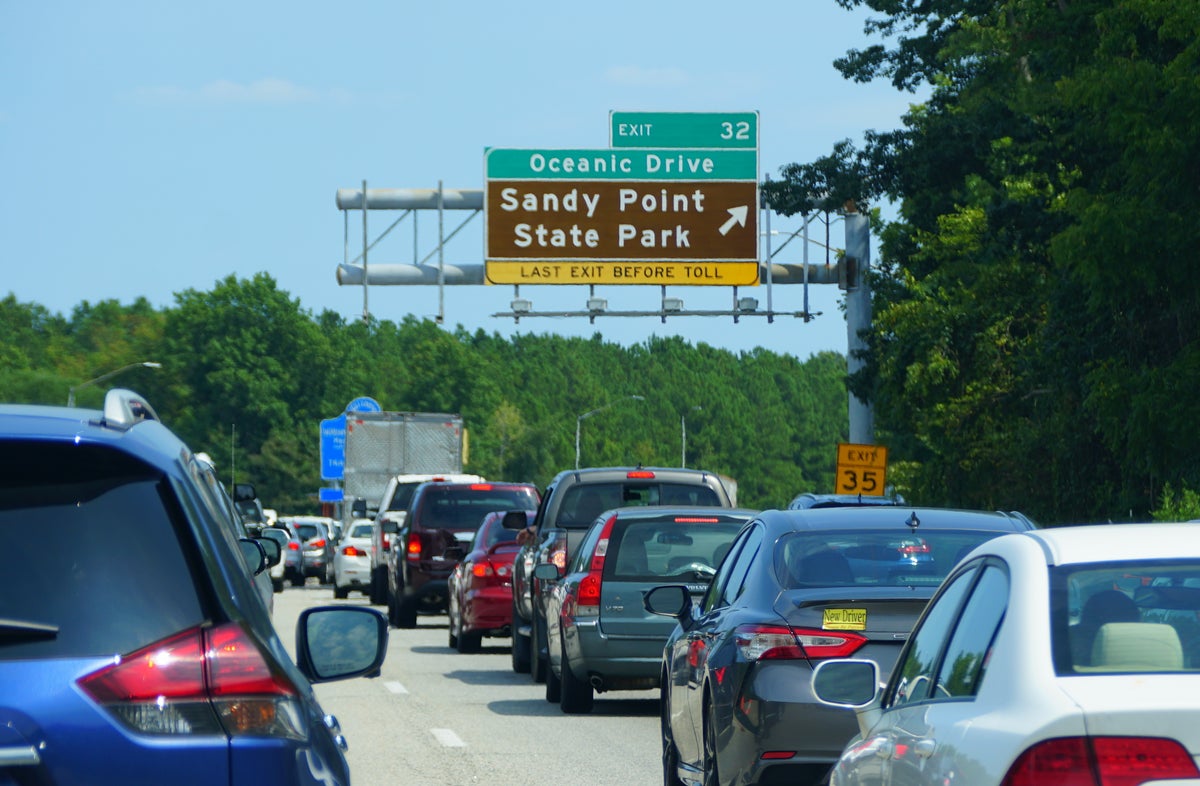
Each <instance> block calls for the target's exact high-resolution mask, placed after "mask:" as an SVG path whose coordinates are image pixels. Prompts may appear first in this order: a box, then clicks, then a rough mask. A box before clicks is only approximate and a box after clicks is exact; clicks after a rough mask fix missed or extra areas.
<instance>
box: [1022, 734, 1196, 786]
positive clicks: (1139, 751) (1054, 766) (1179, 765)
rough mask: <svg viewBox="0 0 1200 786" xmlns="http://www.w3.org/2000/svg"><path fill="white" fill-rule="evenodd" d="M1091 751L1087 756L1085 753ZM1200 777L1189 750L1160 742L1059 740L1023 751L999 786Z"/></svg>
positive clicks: (1122, 785)
mask: <svg viewBox="0 0 1200 786" xmlns="http://www.w3.org/2000/svg"><path fill="white" fill-rule="evenodd" d="M1089 749H1090V750H1089ZM1196 777H1200V770H1197V769H1196V763H1195V762H1194V761H1192V757H1191V756H1189V755H1188V752H1187V749H1185V748H1184V747H1183V746H1182V745H1180V744H1179V743H1178V742H1176V741H1175V740H1168V739H1163V738H1161V737H1060V738H1058V739H1053V740H1043V741H1042V742H1039V743H1037V744H1036V745H1034V746H1032V747H1030V748H1028V749H1026V751H1025V752H1024V753H1022V754H1021V755H1020V756H1018V757H1017V760H1016V761H1015V762H1014V763H1013V765H1012V767H1010V768H1009V770H1008V774H1007V775H1005V776H1004V780H1003V781H1001V786H1035V784H1042V783H1050V782H1053V783H1054V784H1055V786H1137V785H1138V784H1141V783H1145V782H1147V781H1159V780H1172V779H1175V778H1196Z"/></svg>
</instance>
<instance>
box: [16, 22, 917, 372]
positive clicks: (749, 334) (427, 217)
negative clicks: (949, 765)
mask: <svg viewBox="0 0 1200 786" xmlns="http://www.w3.org/2000/svg"><path fill="white" fill-rule="evenodd" d="M864 18H865V15H863V14H852V13H849V12H846V11H844V10H842V9H840V8H839V7H837V5H836V3H835V2H834V0H804V2H796V0H789V1H787V2H784V1H783V0H778V1H777V0H764V1H762V2H751V3H717V2H709V1H708V0H691V1H690V2H625V1H624V0H616V1H615V2H610V3H604V4H580V3H569V2H568V3H564V2H561V0H559V1H558V2H541V1H540V0H539V1H538V2H517V3H502V4H496V3H476V2H459V3H449V2H425V3H406V2H395V1H392V2H373V1H364V2H359V3H329V2H320V3H314V2H288V3H279V2H244V0H240V1H239V2H226V1H225V0H213V1H210V2H204V3H176V2H162V1H161V0H151V1H136V0H123V2H118V3H94V2H84V1H83V0H80V1H78V2H70V1H69V0H65V1H64V2H21V1H20V0H0V73H3V74H4V75H5V77H4V78H3V80H0V179H2V180H3V184H4V185H3V188H0V271H2V280H0V297H2V296H5V295H7V294H9V293H11V294H13V295H15V296H16V298H17V299H18V300H19V301H21V302H33V303H38V304H41V305H43V306H45V307H47V308H49V309H50V310H51V311H54V312H59V313H63V314H69V312H70V310H71V309H72V308H73V307H74V306H76V305H77V304H79V303H80V302H82V301H84V300H87V301H91V302H96V301H99V300H106V299H116V300H119V301H121V302H123V303H129V302H132V300H133V299H135V298H136V297H138V296H144V297H146V298H147V299H149V300H150V302H151V303H153V304H154V305H156V306H158V307H166V306H169V305H171V304H172V303H173V302H174V295H175V293H177V292H180V291H183V290H185V289H196V290H202V291H207V290H209V289H211V288H212V286H213V285H214V283H215V282H216V281H218V280H220V279H222V278H224V277H226V276H228V275H230V274H236V275H237V276H239V277H243V278H249V277H250V276H252V275H253V274H255V273H257V272H259V271H266V272H268V273H269V274H270V275H271V276H273V277H274V278H275V279H276V280H277V281H278V282H279V285H280V287H281V288H282V289H284V290H286V291H287V292H289V293H290V294H291V295H292V296H293V297H295V298H297V299H299V301H300V303H301V305H302V307H303V308H305V309H308V310H310V311H312V312H313V313H314V314H316V313H319V312H321V311H323V310H326V309H329V310H332V311H335V312H337V313H339V314H341V315H343V316H345V317H347V318H349V319H355V318H359V317H361V314H362V310H363V293H362V289H361V288H360V287H349V286H339V285H338V284H337V281H336V278H335V275H336V270H337V266H338V264H339V263H341V262H342V259H343V254H344V243H343V214H342V212H341V211H339V210H338V209H337V208H336V206H335V203H334V196H335V193H336V191H337V189H339V188H357V187H359V186H360V185H361V183H362V181H363V180H366V181H367V183H368V186H369V187H372V188H436V187H437V185H438V182H439V181H441V182H442V183H443V184H444V186H445V187H446V188H464V189H481V188H482V187H483V180H484V174H483V151H484V148H485V147H489V146H491V147H513V148H524V147H530V148H601V147H606V146H607V145H608V116H609V112H610V111H611V110H631V111H684V112H699V111H758V112H759V124H760V145H759V153H760V155H759V168H760V170H761V174H762V175H763V176H766V175H772V176H777V175H778V173H779V168H780V167H781V166H783V165H784V164H787V163H790V162H797V161H800V162H807V161H811V160H813V159H814V158H816V157H818V156H821V155H824V154H827V153H828V152H830V151H831V149H832V147H833V144H834V143H835V142H836V141H838V140H840V139H843V138H851V139H854V140H855V141H856V142H857V141H859V140H861V137H862V133H863V131H864V130H867V129H878V130H884V129H890V128H895V127H897V126H898V125H899V118H900V116H901V114H902V113H903V112H904V111H906V110H907V108H908V105H909V103H910V102H911V101H913V100H915V99H914V98H913V97H912V96H910V95H907V94H902V93H898V92H896V91H895V90H894V89H892V88H891V87H890V86H889V85H887V84H884V83H879V84H871V85H859V84H854V83H851V82H847V81H845V80H843V79H842V78H841V76H840V75H839V74H838V73H837V71H836V70H835V69H834V68H833V67H832V61H833V60H834V58H836V57H838V56H839V55H841V54H843V53H844V52H845V51H846V50H847V49H849V48H852V47H861V46H863V45H865V44H866V43H867V42H866V40H865V39H864V37H863V33H862V22H863V20H864ZM349 215H350V236H351V245H352V248H353V250H352V255H354V254H357V253H358V250H359V248H358V246H360V245H361V237H362V224H361V220H362V219H361V214H360V213H358V212H357V211H355V212H351V213H350V214H349ZM465 215H466V214H465V213H447V219H446V224H447V231H449V229H451V228H453V227H455V226H457V225H458V223H459V222H460V221H461V220H462V218H463V217H464V216H465ZM394 218H395V214H394V213H385V212H383V211H372V212H371V214H370V216H369V221H370V226H371V236H372V238H374V237H375V236H376V234H377V233H378V232H379V231H380V230H382V229H384V228H385V227H386V226H387V225H388V224H390V223H391V221H392V220H394ZM772 221H773V224H772V227H773V228H774V229H777V230H784V231H787V230H789V229H794V228H795V227H796V226H798V223H797V222H796V221H794V220H785V219H780V218H774V219H772ZM482 224H483V221H482V217H477V218H476V219H475V220H474V221H473V222H472V223H471V224H469V225H468V228H467V229H464V230H463V232H462V233H460V235H459V236H458V237H457V238H455V239H454V240H453V241H451V243H450V244H449V245H448V246H447V249H446V261H447V262H448V263H462V264H481V263H482ZM411 225H412V222H411V221H406V222H405V224H403V225H401V227H400V228H398V229H397V230H396V231H395V232H394V233H393V234H392V235H389V236H388V237H387V238H385V239H384V240H383V241H382V242H381V243H380V244H379V246H378V247H377V250H376V251H373V252H372V255H371V257H370V259H371V260H372V261H375V262H411V261H412V259H413V253H414V252H413V245H414V244H413V240H412V236H411ZM436 227H437V224H436V214H435V213H434V212H432V211H422V214H421V215H420V216H419V220H418V246H419V247H420V254H421V256H424V255H425V254H426V253H429V252H430V251H432V250H433V246H432V245H431V243H432V241H433V239H434V238H435V237H436V232H437V228H436ZM844 237H845V235H844V230H843V228H842V226H841V224H840V223H838V224H835V225H834V226H833V228H832V240H833V242H832V245H834V246H837V247H842V246H843V245H844ZM422 241H424V242H422ZM799 245H800V244H799V243H793V244H792V245H791V246H789V249H788V251H785V252H784V253H783V254H781V255H780V256H778V257H776V258H777V260H780V261H787V262H799V261H800V250H799ZM810 253H811V254H812V259H813V260H814V261H815V260H817V259H823V256H822V255H823V251H822V250H821V249H819V248H816V247H813V249H812V251H811V252H810ZM597 294H598V295H599V296H602V297H605V298H607V299H608V301H609V307H610V308H611V309H621V310H645V309H653V308H656V307H657V305H658V300H659V297H660V292H659V289H658V288H657V287H633V286H631V287H617V286H610V287H601V288H600V289H599V291H598V292H597ZM667 294H668V296H672V297H680V298H682V299H683V300H684V303H685V305H686V307H687V308H688V309H702V308H727V307H728V306H729V304H730V301H731V292H730V290H729V289H726V288H705V287H677V288H670V289H669V290H668V293H667ZM740 294H741V295H743V296H746V295H752V296H754V297H757V298H759V300H760V302H762V303H763V304H764V306H765V303H766V290H765V288H763V287H758V288H743V289H742V290H741V291H740ZM521 296H522V297H525V298H528V299H530V300H531V301H532V302H533V305H534V308H535V309H536V310H542V311H549V310H564V309H579V308H582V307H583V304H584V301H585V299H586V297H587V290H586V288H584V287H529V286H526V287H522V289H521ZM512 297H513V293H512V288H511V287H508V286H491V287H482V286H474V287H448V288H446V290H445V301H444V309H445V318H446V319H445V324H446V327H447V328H452V327H454V326H456V325H459V324H461V325H463V326H464V327H466V328H468V329H469V330H472V331H474V330H476V329H479V328H482V329H484V330H486V331H488V332H493V331H494V332H498V333H501V334H502V335H511V334H512V333H514V332H529V333H544V332H553V333H558V334H563V335H582V336H591V335H592V334H594V333H597V332H599V333H601V334H602V335H603V336H604V337H605V338H606V339H608V340H611V341H617V342H620V343H622V344H625V345H628V344H633V343H638V342H641V341H644V340H645V339H647V338H648V337H650V336H652V335H659V336H662V335H675V334H678V335H682V336H684V337H686V338H687V339H688V340H689V341H691V342H693V343H701V342H703V343H707V344H711V345H713V346H717V347H722V348H726V349H730V350H732V351H747V350H751V349H753V348H755V347H760V346H761V347H764V348H766V349H769V350H772V351H775V352H783V353H790V354H794V355H796V356H798V357H800V358H806V357H808V356H809V355H810V354H812V353H813V352H817V351H821V350H835V351H839V352H845V351H846V328H845V320H844V318H843V316H842V313H841V311H840V309H839V304H840V302H841V293H840V292H839V291H838V289H837V288H836V287H835V286H828V285H823V286H813V287H811V288H810V292H809V297H810V308H811V310H812V311H814V312H816V311H820V312H823V316H821V317H819V318H817V319H816V320H814V321H812V322H810V323H808V324H805V323H804V322H802V321H801V320H797V319H795V318H792V317H784V318H779V319H776V321H775V322H774V323H773V324H768V323H767V321H766V320H765V319H764V318H762V317H754V318H744V319H742V320H741V321H740V322H739V323H737V324H734V323H733V321H732V319H731V318H729V317H720V318H698V317H689V318H679V319H668V321H667V322H666V323H663V322H662V321H661V320H659V319H658V318H653V317H651V318H638V319H619V318H607V319H598V320H596V322H595V324H589V323H588V321H587V320H586V319H570V320H568V319H553V320H552V319H525V320H522V321H521V322H520V324H517V325H515V324H514V323H513V321H512V320H511V319H501V318H495V317H492V316H491V314H493V313H495V312H499V311H507V310H508V307H509V301H510V300H511V299H512ZM773 299H774V306H775V308H776V309H777V310H786V311H798V310H801V309H802V308H803V300H802V288H801V287H799V286H780V287H776V288H775V291H774V297H773ZM368 302H369V305H370V310H371V312H372V313H373V314H374V315H375V316H378V317H379V318H382V319H389V320H393V321H399V320H400V319H402V318H403V317H404V316H405V315H406V314H414V315H417V316H434V315H435V314H436V313H437V304H438V298H437V289H436V288H433V287H372V288H371V289H370V293H369V301H368Z"/></svg>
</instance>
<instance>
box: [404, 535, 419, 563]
mask: <svg viewBox="0 0 1200 786" xmlns="http://www.w3.org/2000/svg"><path fill="white" fill-rule="evenodd" d="M404 556H405V557H406V558H407V559H408V561H409V562H420V561H421V533H419V532H410V533H408V548H407V549H406V550H405V553H404Z"/></svg>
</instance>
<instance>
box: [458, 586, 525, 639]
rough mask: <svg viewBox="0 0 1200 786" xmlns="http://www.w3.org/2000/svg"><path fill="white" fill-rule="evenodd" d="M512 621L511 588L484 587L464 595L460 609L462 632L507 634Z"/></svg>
mask: <svg viewBox="0 0 1200 786" xmlns="http://www.w3.org/2000/svg"><path fill="white" fill-rule="evenodd" d="M512 621H513V619H512V587H485V588H483V589H476V590H469V591H468V592H467V593H466V596H465V598H464V599H463V607H462V627H463V630H469V631H495V630H504V631H506V632H507V631H509V630H510V629H511V627H512Z"/></svg>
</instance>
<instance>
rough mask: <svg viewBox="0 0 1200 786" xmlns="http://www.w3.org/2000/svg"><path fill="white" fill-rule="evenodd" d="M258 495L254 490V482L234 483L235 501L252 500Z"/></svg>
mask: <svg viewBox="0 0 1200 786" xmlns="http://www.w3.org/2000/svg"><path fill="white" fill-rule="evenodd" d="M256 497H258V494H256V493H255V492H254V484H253V483H234V484H233V501H234V502H250V501H252V500H254V499H255V498H256Z"/></svg>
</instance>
